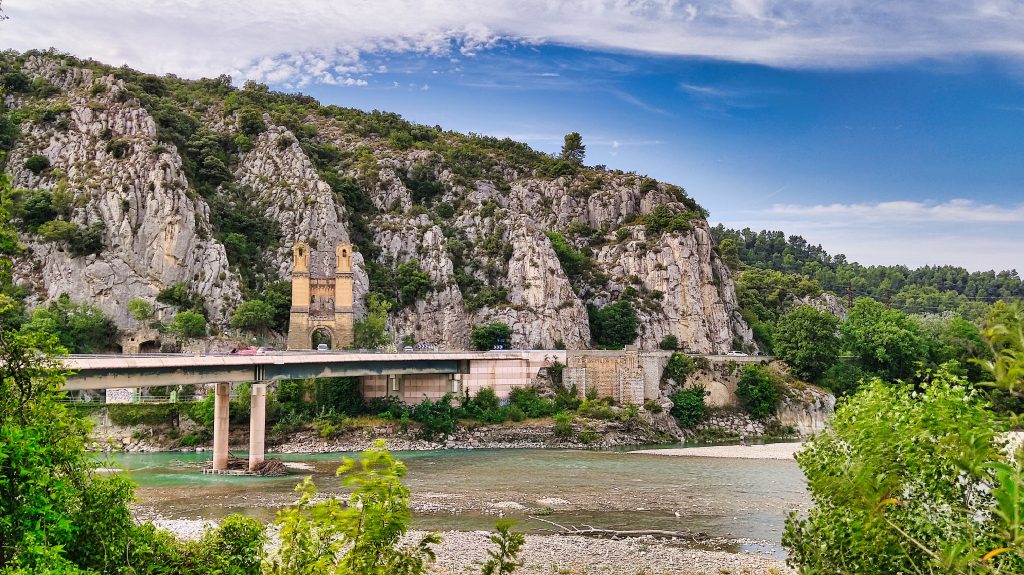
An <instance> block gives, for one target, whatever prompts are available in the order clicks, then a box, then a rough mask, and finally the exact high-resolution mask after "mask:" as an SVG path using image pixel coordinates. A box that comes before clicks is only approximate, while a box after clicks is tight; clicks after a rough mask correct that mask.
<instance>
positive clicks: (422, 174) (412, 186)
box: [402, 164, 444, 205]
mask: <svg viewBox="0 0 1024 575" xmlns="http://www.w3.org/2000/svg"><path fill="white" fill-rule="evenodd" d="M402 183H404V184H405V187H406V188H408V189H409V195H410V197H411V198H412V202H413V204H416V205H425V204H430V203H432V202H433V201H434V200H435V199H436V198H438V197H440V196H441V195H442V194H443V193H444V185H443V184H442V183H441V182H440V181H438V179H437V176H435V175H434V168H433V166H429V165H426V164H413V166H412V168H410V169H409V172H408V174H406V175H405V177H404V178H402Z"/></svg>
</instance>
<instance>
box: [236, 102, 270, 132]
mask: <svg viewBox="0 0 1024 575" xmlns="http://www.w3.org/2000/svg"><path fill="white" fill-rule="evenodd" d="M266 129H267V125H266V124H265V123H264V122H263V117H262V114H260V112H259V110H257V109H256V108H255V107H253V106H246V107H245V108H242V109H241V110H239V112H238V131H240V132H242V133H243V134H245V135H246V136H249V137H250V138H254V137H256V136H258V135H260V134H261V133H262V132H264V131H266Z"/></svg>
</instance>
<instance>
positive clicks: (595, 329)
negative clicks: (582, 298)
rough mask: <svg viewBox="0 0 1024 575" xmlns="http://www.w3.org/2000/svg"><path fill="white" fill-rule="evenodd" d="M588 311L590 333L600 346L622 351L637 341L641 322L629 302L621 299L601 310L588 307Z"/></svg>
mask: <svg viewBox="0 0 1024 575" xmlns="http://www.w3.org/2000/svg"><path fill="white" fill-rule="evenodd" d="M587 311H588V319H589V321H590V333H591V334H592V336H593V338H594V341H595V342H597V344H598V345H599V346H601V347H603V348H607V349H622V348H623V347H625V346H626V345H629V344H631V343H633V342H634V341H636V338H637V335H638V331H637V329H638V327H639V321H638V319H637V315H636V311H635V310H634V309H633V304H632V303H630V302H629V300H627V299H620V300H619V301H617V302H615V303H612V304H608V305H606V306H604V307H602V308H600V309H595V308H593V307H589V306H588V308H587Z"/></svg>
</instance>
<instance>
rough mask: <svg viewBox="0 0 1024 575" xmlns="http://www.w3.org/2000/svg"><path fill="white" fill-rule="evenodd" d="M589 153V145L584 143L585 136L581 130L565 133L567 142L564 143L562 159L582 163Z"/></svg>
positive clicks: (577, 163)
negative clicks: (581, 133)
mask: <svg viewBox="0 0 1024 575" xmlns="http://www.w3.org/2000/svg"><path fill="white" fill-rule="evenodd" d="M586 154H587V147H586V146H585V145H583V136H581V135H580V133H579V132H571V133H569V134H566V135H565V143H564V144H562V153H561V155H560V157H561V159H563V160H565V161H567V162H572V163H573V164H576V165H580V164H582V163H583V158H584V156H586Z"/></svg>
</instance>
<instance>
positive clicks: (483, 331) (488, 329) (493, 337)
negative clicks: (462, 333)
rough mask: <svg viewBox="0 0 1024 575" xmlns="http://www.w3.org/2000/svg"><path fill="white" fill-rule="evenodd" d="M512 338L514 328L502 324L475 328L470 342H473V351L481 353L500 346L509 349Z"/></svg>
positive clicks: (470, 336)
mask: <svg viewBox="0 0 1024 575" xmlns="http://www.w3.org/2000/svg"><path fill="white" fill-rule="evenodd" d="M511 337H512V328H510V327H509V326H508V324H506V323H502V322H494V323H490V324H487V325H483V326H480V327H475V328H473V331H472V333H470V335H469V338H470V341H472V342H473V349H476V350H479V351H487V350H490V349H494V348H495V347H497V346H499V345H500V346H502V347H507V346H508V343H509V339H510V338H511Z"/></svg>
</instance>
